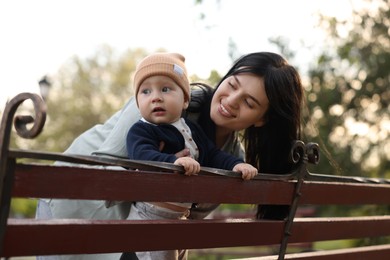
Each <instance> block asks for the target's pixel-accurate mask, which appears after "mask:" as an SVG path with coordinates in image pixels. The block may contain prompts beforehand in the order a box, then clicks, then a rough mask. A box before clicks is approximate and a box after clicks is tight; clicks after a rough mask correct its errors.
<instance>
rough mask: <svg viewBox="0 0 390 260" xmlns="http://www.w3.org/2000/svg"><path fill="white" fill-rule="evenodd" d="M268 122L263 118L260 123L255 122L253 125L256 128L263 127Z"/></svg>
mask: <svg viewBox="0 0 390 260" xmlns="http://www.w3.org/2000/svg"><path fill="white" fill-rule="evenodd" d="M266 122H267V120H266V119H265V117H264V116H263V117H262V118H261V119H260V120H259V121H257V122H255V123H254V124H253V125H254V127H261V126H263V125H265V123H266Z"/></svg>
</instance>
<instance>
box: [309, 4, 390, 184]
mask: <svg viewBox="0 0 390 260" xmlns="http://www.w3.org/2000/svg"><path fill="white" fill-rule="evenodd" d="M370 3H375V4H373V5H370V6H379V8H378V9H377V10H375V9H373V8H366V9H362V10H356V11H355V12H354V17H353V19H351V20H349V21H340V20H337V19H336V18H333V17H331V18H327V17H322V26H323V28H327V29H328V35H329V38H328V40H329V41H328V42H329V43H330V48H329V49H326V50H324V51H323V53H322V54H321V55H320V56H319V57H318V59H317V66H315V67H313V68H312V69H311V70H310V72H309V75H310V79H311V84H310V86H308V93H307V96H308V105H309V110H310V112H311V115H312V116H311V120H312V122H314V123H315V125H316V126H317V127H318V129H319V132H318V133H319V135H317V134H318V133H316V132H313V131H312V129H309V127H307V129H306V133H307V134H308V136H312V137H313V138H315V136H316V135H317V136H316V137H318V140H320V143H321V144H323V145H322V148H323V149H324V153H326V151H325V148H327V149H329V154H331V157H332V158H337V163H338V164H339V165H340V167H341V169H343V170H345V171H343V173H344V174H351V175H363V176H371V177H385V176H386V174H387V173H386V172H388V169H389V166H390V156H389V154H390V153H389V149H390V148H389V147H390V140H389V138H388V136H389V133H390V128H389V124H390V117H389V108H390V88H389V85H390V73H389V67H390V36H389V33H388V32H389V28H390V10H389V1H387V0H377V1H371V2H370ZM346 32H347V33H346ZM331 50H335V51H331ZM322 158H324V157H322ZM329 165H331V163H329V161H327V160H325V161H324V162H322V164H321V165H320V167H316V168H318V169H322V170H321V171H322V172H325V171H323V169H327V170H328V171H329V172H334V170H332V167H329Z"/></svg>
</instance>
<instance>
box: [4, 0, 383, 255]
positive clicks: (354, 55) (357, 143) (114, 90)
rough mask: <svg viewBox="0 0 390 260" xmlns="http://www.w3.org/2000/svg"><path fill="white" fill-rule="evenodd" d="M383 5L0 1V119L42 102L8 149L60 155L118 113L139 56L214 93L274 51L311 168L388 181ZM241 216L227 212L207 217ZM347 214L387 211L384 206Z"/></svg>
mask: <svg viewBox="0 0 390 260" xmlns="http://www.w3.org/2000/svg"><path fill="white" fill-rule="evenodd" d="M389 6H390V1H389V0H372V1H367V0H337V1H336V0H316V1H310V0H295V1H289V0H274V1H267V2H265V1H256V0H242V1H234V0H209V1H202V0H166V1H157V0H156V1H152V0H143V1H124V0H110V1H107V0H96V1H89V0H85V1H75V0H67V1H48V0H36V1H27V0H14V1H1V2H0V38H1V39H2V40H1V41H0V71H1V72H0V85H1V95H0V113H1V114H2V111H3V110H4V107H5V105H6V102H7V101H8V100H10V99H11V98H12V97H13V96H15V95H16V94H18V93H21V92H34V93H39V94H41V95H42V96H43V97H44V99H45V101H46V103H47V106H48V120H47V122H46V125H45V128H44V131H43V133H42V134H41V135H40V136H39V137H38V138H36V139H35V140H28V141H26V140H22V139H20V138H18V137H17V136H16V134H13V136H12V141H11V147H17V148H22V149H33V150H43V151H52V152H62V151H64V150H65V149H66V148H67V147H68V146H69V145H70V143H71V142H72V141H73V139H74V138H75V137H77V136H78V135H79V134H80V133H82V132H84V131H85V130H87V129H88V128H90V127H91V126H93V125H95V124H97V123H102V122H104V121H105V120H106V119H107V118H108V117H110V116H111V115H112V114H113V113H114V112H116V111H117V110H119V109H120V108H121V107H122V106H123V105H124V103H125V102H126V101H127V99H128V98H129V97H130V96H131V95H132V94H133V93H132V73H133V71H134V69H135V65H136V64H137V63H138V62H139V61H140V59H142V58H143V57H144V56H146V55H147V54H150V53H152V52H155V51H162V50H164V51H171V52H180V53H182V54H184V56H185V57H186V64H187V66H188V71H189V74H190V75H191V81H193V82H194V81H202V82H205V83H208V84H210V85H212V86H214V85H215V84H216V83H217V82H218V80H219V79H220V77H221V76H223V75H224V74H225V73H226V72H227V69H228V68H229V67H230V66H231V64H232V62H233V61H234V60H235V59H237V58H238V57H240V56H241V55H243V54H246V53H249V52H257V51H271V52H277V53H280V54H282V55H283V56H284V57H285V58H286V59H288V60H289V62H290V63H291V64H292V65H294V66H295V67H297V68H298V70H299V72H300V74H301V75H302V78H303V84H304V87H305V90H306V99H307V100H306V103H307V108H306V109H305V111H304V114H305V125H304V130H305V135H304V140H303V141H305V142H317V143H319V145H320V148H321V161H320V164H319V165H317V166H314V167H312V168H310V170H311V171H312V172H315V173H322V174H338V175H347V174H350V175H354V176H363V177H376V178H389V177H390V138H389V134H390V114H389V109H390V84H389V82H390V36H389V35H390V9H389ZM40 87H41V88H40ZM27 107H28V106H27ZM26 109H28V108H26ZM35 206H36V201H35V200H34V199H31V200H18V199H14V200H13V203H12V213H11V214H12V215H13V216H14V217H34V214H35ZM250 210H251V208H250V207H248V208H245V209H244V208H240V207H236V206H234V205H226V206H223V207H221V209H220V212H217V213H216V214H220V215H221V214H222V215H223V214H229V213H231V212H236V213H237V212H243V211H250ZM356 210H357V211H362V210H364V211H369V212H373V214H374V213H375V214H378V212H383V213H384V214H385V213H387V214H388V212H389V207H381V208H378V207H376V208H371V207H369V206H365V207H361V208H356ZM345 211H346V209H345V208H336V207H326V208H323V209H322V208H321V209H310V210H309V211H308V212H309V213H304V214H309V215H310V214H318V215H322V216H327V215H332V216H335V215H338V214H340V215H342V214H343V213H344V212H345ZM226 212H228V213H226ZM349 214H350V213H349ZM352 214H353V213H352ZM374 242H377V241H363V242H362V241H359V242H358V243H366V244H370V243H374ZM312 246H313V245H310V247H312ZM321 246H323V245H321Z"/></svg>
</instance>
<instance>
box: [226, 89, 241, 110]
mask: <svg viewBox="0 0 390 260" xmlns="http://www.w3.org/2000/svg"><path fill="white" fill-rule="evenodd" d="M238 100H239V96H238V93H237V92H232V93H230V94H229V96H228V97H227V98H226V103H227V105H228V106H230V107H231V108H234V109H237V108H238V104H239V102H238Z"/></svg>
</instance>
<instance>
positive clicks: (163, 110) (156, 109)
mask: <svg viewBox="0 0 390 260" xmlns="http://www.w3.org/2000/svg"><path fill="white" fill-rule="evenodd" d="M152 112H165V109H164V108H162V107H155V108H153V110H152Z"/></svg>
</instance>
